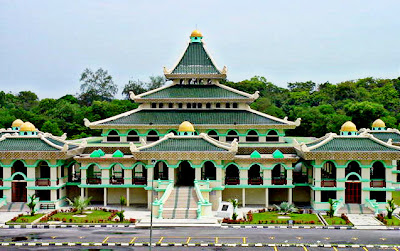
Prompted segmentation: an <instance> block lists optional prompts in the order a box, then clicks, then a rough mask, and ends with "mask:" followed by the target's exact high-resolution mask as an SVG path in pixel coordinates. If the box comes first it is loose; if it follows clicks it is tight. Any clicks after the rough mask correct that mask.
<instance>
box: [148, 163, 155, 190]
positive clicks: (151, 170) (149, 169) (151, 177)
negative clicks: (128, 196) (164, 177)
mask: <svg viewBox="0 0 400 251" xmlns="http://www.w3.org/2000/svg"><path fill="white" fill-rule="evenodd" d="M153 178H154V168H148V169H147V186H150V187H151V186H152V184H151V182H152V181H153Z"/></svg>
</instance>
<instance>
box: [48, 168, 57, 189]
mask: <svg viewBox="0 0 400 251" xmlns="http://www.w3.org/2000/svg"><path fill="white" fill-rule="evenodd" d="M57 169H58V167H50V180H51V182H50V183H51V186H56V183H57V181H56V180H57Z"/></svg>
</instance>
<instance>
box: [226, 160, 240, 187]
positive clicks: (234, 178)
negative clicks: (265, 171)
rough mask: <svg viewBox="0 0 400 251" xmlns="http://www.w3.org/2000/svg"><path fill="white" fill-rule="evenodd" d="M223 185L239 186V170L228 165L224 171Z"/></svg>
mask: <svg viewBox="0 0 400 251" xmlns="http://www.w3.org/2000/svg"><path fill="white" fill-rule="evenodd" d="M225 184H226V185H239V184H240V179H239V168H238V167H237V166H235V165H233V164H231V165H229V166H228V167H227V168H226V171H225Z"/></svg>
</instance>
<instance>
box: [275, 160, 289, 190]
mask: <svg viewBox="0 0 400 251" xmlns="http://www.w3.org/2000/svg"><path fill="white" fill-rule="evenodd" d="M286 182H287V181H286V169H285V167H284V166H283V165H281V164H277V165H275V166H274V168H273V169H272V184H273V185H286Z"/></svg>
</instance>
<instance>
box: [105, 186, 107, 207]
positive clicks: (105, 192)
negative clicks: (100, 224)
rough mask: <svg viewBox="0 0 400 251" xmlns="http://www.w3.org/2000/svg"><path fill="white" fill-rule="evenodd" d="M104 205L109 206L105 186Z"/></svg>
mask: <svg viewBox="0 0 400 251" xmlns="http://www.w3.org/2000/svg"><path fill="white" fill-rule="evenodd" d="M104 206H105V207H106V206H107V187H105V188H104Z"/></svg>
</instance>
